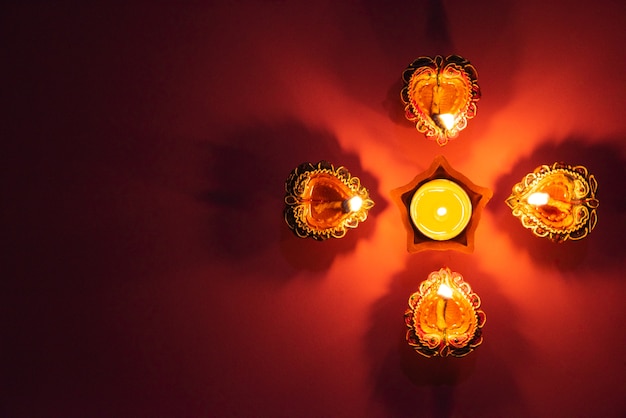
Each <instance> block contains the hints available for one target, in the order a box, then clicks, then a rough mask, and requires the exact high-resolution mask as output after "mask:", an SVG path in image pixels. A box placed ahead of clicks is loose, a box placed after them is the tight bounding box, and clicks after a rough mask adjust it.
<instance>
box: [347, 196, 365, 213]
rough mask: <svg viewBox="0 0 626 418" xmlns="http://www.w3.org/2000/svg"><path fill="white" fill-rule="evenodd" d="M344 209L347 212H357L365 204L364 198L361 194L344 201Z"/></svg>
mask: <svg viewBox="0 0 626 418" xmlns="http://www.w3.org/2000/svg"><path fill="white" fill-rule="evenodd" d="M342 206H343V210H344V211H345V212H357V211H358V210H359V209H361V206H363V199H361V198H360V197H359V196H352V197H351V198H350V199H347V200H345V201H344V202H343V205H342Z"/></svg>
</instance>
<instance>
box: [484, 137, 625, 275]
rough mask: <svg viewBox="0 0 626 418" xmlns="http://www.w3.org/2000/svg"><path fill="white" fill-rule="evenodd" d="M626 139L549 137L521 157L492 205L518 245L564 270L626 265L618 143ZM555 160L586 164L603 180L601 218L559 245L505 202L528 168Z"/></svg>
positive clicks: (622, 165) (599, 194)
mask: <svg viewBox="0 0 626 418" xmlns="http://www.w3.org/2000/svg"><path fill="white" fill-rule="evenodd" d="M623 141H624V139H612V140H609V139H607V140H604V141H602V142H599V141H594V143H589V141H584V140H582V139H581V138H576V137H572V138H568V139H566V140H564V141H561V142H558V143H557V142H556V141H544V142H543V143H542V145H541V146H540V147H539V148H537V149H535V150H534V151H533V153H532V154H531V155H529V156H528V157H526V158H523V159H521V160H519V161H518V162H517V163H516V164H515V165H514V166H513V167H512V168H511V170H510V171H509V172H508V173H507V174H504V175H503V176H501V177H500V178H499V179H498V180H497V183H496V193H495V194H494V197H493V199H492V201H493V202H494V204H493V205H492V210H493V211H494V212H495V214H496V220H497V222H498V224H499V226H500V228H501V229H502V230H506V231H508V233H509V236H510V237H511V239H512V240H513V241H514V243H515V245H516V246H517V247H518V248H519V249H520V250H521V251H526V252H527V253H528V254H529V255H530V256H531V257H532V259H533V260H534V261H535V262H536V263H538V264H542V265H544V266H547V267H552V268H555V269H557V270H560V271H562V272H565V273H567V272H577V271H581V270H585V271H590V270H596V271H597V270H609V269H611V268H613V267H615V266H616V265H620V266H621V265H623V259H624V256H625V255H626V251H625V250H624V246H623V243H622V240H623V238H624V235H625V233H626V217H625V213H626V195H625V194H624V193H623V191H622V190H623V187H624V183H625V182H626V161H624V159H623V158H622V157H621V155H622V154H623V152H622V150H621V148H620V147H619V146H618V145H617V144H620V143H623ZM554 162H564V163H567V164H570V165H583V166H585V167H587V169H588V170H589V173H590V174H593V175H594V176H595V178H596V180H597V182H598V191H597V193H596V196H597V198H598V200H599V201H600V206H599V208H598V209H597V213H598V223H597V226H596V227H595V229H594V230H593V231H592V232H591V233H590V234H589V235H588V236H587V237H585V238H584V239H582V240H580V241H571V240H567V241H565V242H564V243H560V244H559V243H554V242H551V241H550V240H548V239H545V238H538V237H536V236H534V235H533V234H532V233H531V231H530V230H527V229H525V228H523V227H522V225H521V223H520V221H519V219H517V218H516V217H514V216H513V215H512V214H511V210H510V209H509V208H508V206H506V204H505V203H504V201H505V200H506V198H507V197H508V196H509V195H510V193H511V189H512V187H513V186H514V185H515V184H517V183H518V182H520V181H522V180H523V178H524V176H525V175H526V174H527V173H530V172H532V171H533V170H534V169H535V168H536V167H538V166H540V165H543V164H547V165H549V164H552V163H554ZM615 277H617V276H615Z"/></svg>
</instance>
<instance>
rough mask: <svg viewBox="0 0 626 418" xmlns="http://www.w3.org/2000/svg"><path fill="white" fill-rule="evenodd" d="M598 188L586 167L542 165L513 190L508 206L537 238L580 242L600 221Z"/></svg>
mask: <svg viewBox="0 0 626 418" xmlns="http://www.w3.org/2000/svg"><path fill="white" fill-rule="evenodd" d="M597 188H598V184H597V182H596V179H595V177H594V176H593V175H590V174H589V173H588V171H587V169H586V168H585V167H583V166H570V165H567V164H563V163H554V164H552V165H551V166H547V165H542V166H540V167H537V168H536V169H535V170H534V171H533V172H532V173H530V174H527V175H526V176H525V177H524V179H523V180H522V181H521V182H520V183H517V184H516V185H515V186H514V187H513V190H512V193H511V195H510V196H509V198H508V199H507V200H506V204H507V205H508V206H509V207H510V208H511V209H512V211H513V215H514V216H516V217H518V218H519V219H520V221H521V222H522V225H523V226H524V227H525V228H528V229H530V230H531V231H532V232H533V233H534V234H535V235H536V236H538V237H547V238H549V239H550V240H552V241H555V242H563V241H565V240H567V239H572V240H579V239H582V238H584V237H586V236H587V235H588V234H589V233H590V232H591V230H592V229H593V228H594V227H595V226H596V223H597V221H598V216H597V213H596V209H597V207H598V205H599V202H598V199H596V190H597Z"/></svg>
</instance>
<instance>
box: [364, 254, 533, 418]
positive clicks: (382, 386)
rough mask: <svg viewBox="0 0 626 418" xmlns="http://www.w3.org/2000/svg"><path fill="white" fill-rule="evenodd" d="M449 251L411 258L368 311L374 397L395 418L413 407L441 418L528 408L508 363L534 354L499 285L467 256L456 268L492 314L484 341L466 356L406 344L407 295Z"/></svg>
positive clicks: (445, 260) (442, 263)
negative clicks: (433, 353) (424, 352)
mask: <svg viewBox="0 0 626 418" xmlns="http://www.w3.org/2000/svg"><path fill="white" fill-rule="evenodd" d="M446 253H447V252H437V253H433V254H432V257H429V258H428V261H426V260H424V259H423V258H420V257H411V258H410V260H409V261H408V263H407V266H406V269H405V270H404V271H403V272H401V273H399V274H397V275H396V276H395V277H393V278H392V280H391V284H390V288H389V291H388V292H387V294H386V295H384V296H383V297H381V298H380V299H379V300H378V301H377V302H376V303H375V304H374V305H373V307H372V309H371V315H370V318H369V323H370V324H371V326H370V329H369V331H368V333H367V336H366V344H365V345H366V346H367V347H368V352H367V354H368V355H369V356H370V361H371V372H372V378H373V380H374V388H375V389H374V390H375V397H376V398H377V399H378V400H379V401H381V402H383V403H384V404H385V405H386V407H387V408H388V410H390V411H393V416H415V412H416V405H419V408H420V410H421V412H422V413H423V414H424V416H432V417H437V418H447V417H450V416H456V415H458V413H459V412H460V411H459V409H458V408H463V409H462V412H463V413H464V414H469V415H467V416H486V415H489V416H494V412H497V411H498V410H499V409H502V410H503V411H507V410H510V406H511V405H515V406H516V409H517V410H518V411H524V410H525V409H526V407H525V406H524V404H523V401H522V400H521V394H520V391H519V388H518V385H517V383H516V382H515V375H516V372H515V371H514V370H511V366H510V365H509V364H507V361H509V360H510V359H511V358H516V364H518V363H519V364H523V363H524V362H526V361H528V360H529V356H530V355H531V354H530V353H531V352H532V350H530V349H528V343H527V341H526V340H525V339H524V337H523V336H522V333H521V332H520V331H518V330H517V328H516V323H517V312H516V310H515V309H512V308H511V304H510V303H509V302H508V301H507V298H506V297H505V296H504V295H503V294H502V292H501V291H500V290H499V288H498V285H497V282H496V281H495V280H494V279H492V278H491V277H489V276H488V275H486V274H484V273H483V272H481V271H480V270H478V269H477V268H475V267H474V266H473V265H472V264H471V260H470V258H469V257H468V256H467V255H463V256H462V257H463V258H460V259H459V263H458V265H457V266H456V267H455V266H451V268H452V270H455V271H459V272H461V274H463V276H464V277H465V278H466V280H467V281H468V283H469V284H470V285H471V286H472V289H473V291H475V292H476V293H477V294H478V295H479V297H480V298H481V300H482V305H481V309H482V310H484V311H485V313H486V316H487V322H486V325H485V328H484V334H483V335H484V342H483V344H482V345H481V346H479V347H477V348H476V350H475V351H474V352H471V353H469V354H468V355H467V356H465V357H461V358H453V357H445V358H441V357H432V358H426V357H423V356H421V355H420V354H418V353H417V352H415V351H414V350H413V349H412V348H411V347H410V346H409V345H408V344H407V342H406V340H405V334H406V330H407V328H406V326H405V324H404V320H403V314H404V311H405V309H406V307H407V301H408V298H409V296H410V295H411V294H412V293H414V292H416V291H417V290H418V287H419V284H420V283H421V282H422V281H423V280H425V279H426V278H427V276H428V274H429V273H430V272H432V271H433V270H437V269H439V268H441V267H442V266H445V265H448V264H450V263H449V262H448V261H450V258H449V257H450V256H449V255H447V254H446ZM438 263H439V264H438ZM454 264H456V263H454ZM390 342H392V343H390ZM481 387H499V388H500V392H499V393H498V394H497V395H498V396H494V394H489V393H482V392H483V391H481V389H480V388H481ZM470 401H471V402H470ZM468 408H469V409H468ZM455 414H456V415H455ZM496 415H497V414H496Z"/></svg>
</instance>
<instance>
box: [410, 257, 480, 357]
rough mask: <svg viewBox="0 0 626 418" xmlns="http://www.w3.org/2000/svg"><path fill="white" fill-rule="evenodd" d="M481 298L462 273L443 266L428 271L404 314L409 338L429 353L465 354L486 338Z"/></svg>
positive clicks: (419, 350) (414, 346)
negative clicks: (426, 277)
mask: <svg viewBox="0 0 626 418" xmlns="http://www.w3.org/2000/svg"><path fill="white" fill-rule="evenodd" d="M479 307H480V298H479V297H478V295H476V294H475V293H473V292H472V289H471V287H470V285H469V284H468V283H466V282H465V281H464V280H463V276H461V275H460V274H459V273H456V272H452V271H450V269H449V268H442V269H441V270H439V271H434V272H432V273H430V274H429V275H428V279H427V280H425V281H423V282H422V283H420V287H419V290H418V291H417V292H415V293H413V294H412V295H411V297H410V298H409V309H407V311H406V312H405V314H404V320H405V323H406V325H407V327H408V330H407V333H406V339H407V342H408V343H409V345H410V346H411V347H413V348H414V349H415V351H417V352H418V353H420V354H421V355H423V356H426V357H433V356H441V357H445V356H448V355H451V356H455V357H462V356H465V355H467V354H468V353H470V352H471V351H472V350H473V349H474V348H476V347H478V346H479V345H480V344H481V343H482V341H483V338H482V327H483V326H484V325H485V321H486V316H485V313H484V312H483V311H481V310H479V309H478V308H479Z"/></svg>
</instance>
